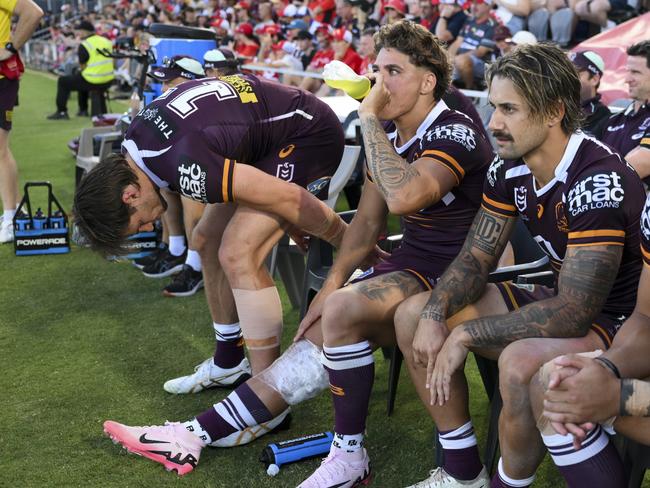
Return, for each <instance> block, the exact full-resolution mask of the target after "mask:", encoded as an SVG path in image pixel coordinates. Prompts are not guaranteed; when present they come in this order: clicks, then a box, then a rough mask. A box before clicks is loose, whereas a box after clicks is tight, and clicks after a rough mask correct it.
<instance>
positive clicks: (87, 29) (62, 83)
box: [47, 20, 115, 120]
mask: <svg viewBox="0 0 650 488" xmlns="http://www.w3.org/2000/svg"><path fill="white" fill-rule="evenodd" d="M75 31H76V33H77V36H78V37H79V38H80V39H81V44H79V49H78V51H77V54H78V56H79V65H80V68H81V72H79V73H76V74H73V75H69V76H61V77H59V80H58V82H57V91H56V112H54V113H53V114H51V115H48V117H47V118H48V119H49V120H68V119H69V118H70V117H69V116H68V98H70V92H72V91H77V92H79V112H77V115H78V116H87V115H88V92H90V91H93V90H100V91H105V90H108V87H109V86H110V85H111V83H112V82H113V79H114V78H115V76H114V74H113V60H112V59H111V58H108V57H106V56H104V55H103V54H102V53H101V51H102V50H106V51H109V52H110V51H112V50H113V44H112V43H111V41H109V40H108V39H106V38H105V37H102V36H98V35H96V34H95V28H94V27H93V25H92V24H91V23H90V22H88V21H87V20H82V21H81V22H79V23H78V24H77V25H76V26H75Z"/></svg>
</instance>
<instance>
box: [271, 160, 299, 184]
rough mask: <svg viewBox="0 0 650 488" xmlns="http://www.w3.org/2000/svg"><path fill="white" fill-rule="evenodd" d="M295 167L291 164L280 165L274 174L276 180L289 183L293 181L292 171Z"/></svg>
mask: <svg viewBox="0 0 650 488" xmlns="http://www.w3.org/2000/svg"><path fill="white" fill-rule="evenodd" d="M294 168H295V165H294V164H293V163H280V164H278V169H277V171H276V173H275V176H276V178H280V179H281V180H285V181H291V180H292V179H293V170H294Z"/></svg>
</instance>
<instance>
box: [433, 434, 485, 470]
mask: <svg viewBox="0 0 650 488" xmlns="http://www.w3.org/2000/svg"><path fill="white" fill-rule="evenodd" d="M438 438H439V440H440V444H441V445H442V450H443V453H444V459H445V461H444V464H443V469H444V470H445V471H446V472H447V473H449V474H450V475H451V476H453V477H454V478H456V479H458V480H463V481H466V480H473V479H474V478H476V477H477V476H478V475H479V473H480V472H481V470H482V469H483V464H481V457H480V455H479V453H478V446H477V445H476V436H475V435H474V427H473V426H472V422H467V423H466V424H465V425H462V426H460V427H458V428H456V429H453V430H440V431H438Z"/></svg>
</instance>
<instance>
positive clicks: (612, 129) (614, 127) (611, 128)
mask: <svg viewBox="0 0 650 488" xmlns="http://www.w3.org/2000/svg"><path fill="white" fill-rule="evenodd" d="M624 128H625V124H620V125H610V126H608V127H607V132H616V131H617V130H621V129H624Z"/></svg>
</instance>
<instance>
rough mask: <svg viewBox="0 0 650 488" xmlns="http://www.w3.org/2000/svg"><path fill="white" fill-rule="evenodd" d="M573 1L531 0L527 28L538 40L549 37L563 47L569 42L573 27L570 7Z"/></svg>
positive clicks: (572, 15)
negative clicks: (541, 0)
mask: <svg viewBox="0 0 650 488" xmlns="http://www.w3.org/2000/svg"><path fill="white" fill-rule="evenodd" d="M571 5H573V1H571V2H569V3H567V1H566V0H546V1H543V2H536V1H533V2H532V3H531V12H530V15H529V16H528V30H530V32H532V33H533V34H534V35H535V37H537V39H538V40H540V41H546V40H548V39H549V29H550V32H551V36H550V39H551V40H552V41H553V42H555V43H556V44H558V45H559V46H560V47H562V48H564V47H567V46H568V45H569V43H570V42H571V37H572V36H573V30H574V28H575V24H576V19H575V13H574V11H573V9H572V8H571Z"/></svg>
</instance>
